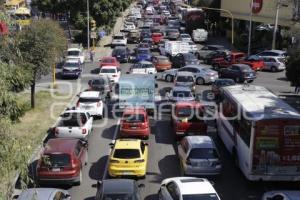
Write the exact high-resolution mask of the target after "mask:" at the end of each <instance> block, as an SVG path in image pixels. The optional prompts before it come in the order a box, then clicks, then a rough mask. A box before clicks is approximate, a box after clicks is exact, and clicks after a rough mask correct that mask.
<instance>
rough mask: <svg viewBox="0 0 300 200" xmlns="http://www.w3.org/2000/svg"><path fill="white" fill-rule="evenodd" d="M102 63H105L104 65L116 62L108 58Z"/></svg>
mask: <svg viewBox="0 0 300 200" xmlns="http://www.w3.org/2000/svg"><path fill="white" fill-rule="evenodd" d="M102 62H103V63H114V62H115V60H114V59H112V58H106V59H104V60H103V61H102Z"/></svg>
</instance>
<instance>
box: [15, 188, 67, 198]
mask: <svg viewBox="0 0 300 200" xmlns="http://www.w3.org/2000/svg"><path fill="white" fill-rule="evenodd" d="M32 199H34V200H57V199H59V200H71V195H70V194H69V192H68V191H67V190H61V189H56V188H30V189H26V190H24V191H23V192H22V193H21V194H20V195H19V196H18V197H17V200H32Z"/></svg>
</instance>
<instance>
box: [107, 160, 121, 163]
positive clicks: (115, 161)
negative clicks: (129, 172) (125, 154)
mask: <svg viewBox="0 0 300 200" xmlns="http://www.w3.org/2000/svg"><path fill="white" fill-rule="evenodd" d="M109 162H110V163H120V161H118V160H110V161H109Z"/></svg>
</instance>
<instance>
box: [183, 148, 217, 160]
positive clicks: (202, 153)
mask: <svg viewBox="0 0 300 200" xmlns="http://www.w3.org/2000/svg"><path fill="white" fill-rule="evenodd" d="M189 158H190V159H216V158H218V154H217V152H216V150H215V149H213V148H194V149H192V150H191V152H190V154H189Z"/></svg>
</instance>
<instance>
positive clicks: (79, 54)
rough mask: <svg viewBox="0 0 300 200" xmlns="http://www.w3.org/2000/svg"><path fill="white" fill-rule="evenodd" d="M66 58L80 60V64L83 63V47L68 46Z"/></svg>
mask: <svg viewBox="0 0 300 200" xmlns="http://www.w3.org/2000/svg"><path fill="white" fill-rule="evenodd" d="M66 59H67V60H71V59H73V60H74V59H77V60H79V61H80V63H81V64H83V63H84V61H85V57H84V52H83V49H82V48H81V47H71V48H68V50H67V56H66Z"/></svg>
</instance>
